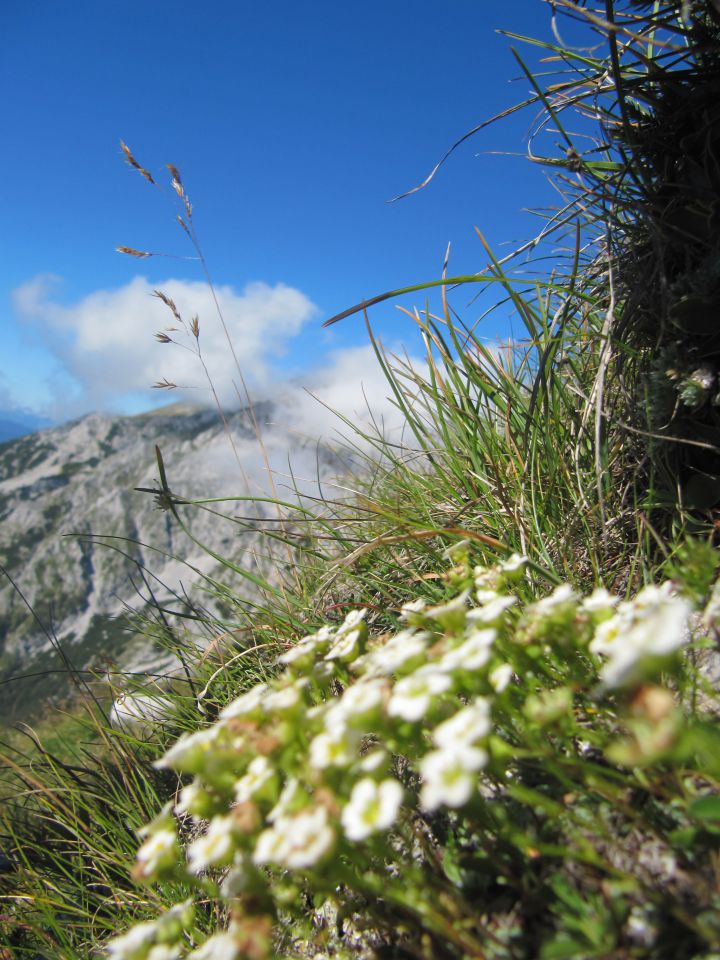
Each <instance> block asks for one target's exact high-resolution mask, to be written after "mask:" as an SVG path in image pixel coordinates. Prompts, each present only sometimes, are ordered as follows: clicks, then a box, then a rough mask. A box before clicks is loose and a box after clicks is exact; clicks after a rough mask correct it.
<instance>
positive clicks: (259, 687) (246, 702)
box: [220, 683, 268, 720]
mask: <svg viewBox="0 0 720 960" xmlns="http://www.w3.org/2000/svg"><path fill="white" fill-rule="evenodd" d="M267 689H268V685H267V684H266V683H258V684H256V685H255V686H254V687H252V688H251V689H250V690H248V691H247V692H246V693H241V694H240V696H239V697H236V698H235V699H234V700H231V701H230V703H229V704H228V705H227V706H226V707H223V709H222V710H221V711H220V716H221V717H222V719H223V720H230V719H231V718H232V717H247V716H250V715H251V714H259V713H260V711H261V710H262V701H263V697H264V696H265V694H266V692H267Z"/></svg>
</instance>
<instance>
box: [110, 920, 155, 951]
mask: <svg viewBox="0 0 720 960" xmlns="http://www.w3.org/2000/svg"><path fill="white" fill-rule="evenodd" d="M155 933H156V929H155V924H154V923H153V922H152V921H147V922H146V923H138V924H137V925H136V926H134V927H131V928H130V929H129V930H128V931H127V933H123V934H121V935H120V936H119V937H113V938H112V940H108V942H107V943H106V944H105V949H106V950H107V952H108V955H109V956H110V957H111V958H112V960H145V958H146V956H147V949H148V943H152V941H153V939H154V937H155Z"/></svg>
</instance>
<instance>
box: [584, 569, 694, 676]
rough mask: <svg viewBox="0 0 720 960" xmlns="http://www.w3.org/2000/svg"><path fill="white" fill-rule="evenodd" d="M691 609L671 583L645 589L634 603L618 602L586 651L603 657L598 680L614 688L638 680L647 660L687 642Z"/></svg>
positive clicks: (666, 654)
mask: <svg viewBox="0 0 720 960" xmlns="http://www.w3.org/2000/svg"><path fill="white" fill-rule="evenodd" d="M691 613H692V606H691V604H690V602H689V601H688V600H686V599H685V598H684V597H680V596H677V595H676V594H674V593H673V588H672V584H670V583H665V584H663V585H662V586H661V587H656V586H648V587H645V588H644V589H643V590H641V591H640V593H639V594H638V595H637V597H635V599H634V600H631V601H626V602H625V603H621V604H620V606H619V607H618V610H617V613H616V614H615V615H614V616H613V617H612V618H611V619H609V620H605V621H603V622H602V623H601V624H600V625H599V626H598V627H597V628H596V630H595V635H594V637H593V639H592V641H591V643H590V651H591V652H592V653H595V654H599V655H602V656H604V657H607V662H606V663H605V664H603V666H602V669H601V670H600V677H601V678H602V680H603V682H604V683H605V685H606V686H607V687H610V688H616V687H622V686H626V685H627V684H630V683H635V682H637V681H638V680H639V679H641V678H642V676H643V672H644V670H645V666H646V664H647V663H648V662H649V661H652V660H655V659H658V658H662V657H666V656H668V655H669V654H671V653H674V652H675V651H676V650H679V649H680V648H681V647H683V646H684V645H685V644H687V643H688V642H689V640H690V634H689V631H688V623H689V619H690V615H691Z"/></svg>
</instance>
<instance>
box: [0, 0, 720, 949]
mask: <svg viewBox="0 0 720 960" xmlns="http://www.w3.org/2000/svg"><path fill="white" fill-rule="evenodd" d="M548 9H549V10H550V11H551V12H552V15H553V30H554V39H553V41H552V42H542V43H539V42H537V41H529V42H530V43H531V46H530V47H529V48H528V49H530V50H531V51H533V50H534V51H537V50H538V49H539V50H540V52H541V54H542V57H543V62H542V63H541V64H540V65H538V66H535V67H529V66H527V65H526V63H525V60H524V59H523V58H522V57H521V56H520V55H519V54H518V55H517V59H518V63H519V66H520V68H521V70H522V71H523V73H524V75H525V76H526V78H527V80H528V82H529V85H530V96H529V98H528V100H527V101H525V104H524V105H525V106H527V105H535V106H536V107H537V108H539V110H540V115H539V119H538V121H537V124H536V126H535V128H534V132H533V134H532V136H531V139H530V148H529V153H530V157H531V159H532V160H533V161H535V162H538V163H542V164H544V165H546V166H548V167H550V168H551V170H552V171H553V172H554V173H555V174H556V184H557V187H558V190H559V192H560V195H561V206H560V208H559V209H558V210H557V211H555V212H553V213H551V214H550V215H548V217H547V218H546V220H545V222H544V224H543V229H542V231H541V233H540V234H539V235H538V236H537V237H536V238H534V239H533V240H532V241H530V242H529V243H528V244H526V245H525V246H524V247H523V248H522V249H521V250H520V251H518V252H517V254H516V255H515V256H514V257H512V256H511V257H505V258H503V259H499V258H497V257H496V256H495V255H494V254H493V252H492V251H491V250H490V248H489V247H488V246H487V244H485V243H484V240H483V238H482V237H480V239H481V240H482V242H483V244H484V249H485V255H486V256H487V265H486V267H485V269H484V270H483V271H482V272H481V273H479V274H477V275H472V276H465V277H453V276H451V275H449V273H448V270H447V265H446V270H445V271H444V272H443V275H442V277H440V278H439V279H438V280H436V281H432V282H431V283H421V284H417V285H416V286H415V287H413V288H412V289H414V290H417V291H420V290H427V289H431V288H435V287H437V288H439V290H440V291H441V293H442V296H441V301H440V304H439V306H438V309H437V310H435V311H433V310H431V309H430V307H427V308H426V309H425V310H424V311H416V312H415V313H414V314H412V317H413V320H414V322H415V324H416V326H417V329H418V331H419V335H420V337H421V339H422V341H423V343H424V345H425V360H426V363H425V364H424V366H423V367H422V369H417V368H414V367H412V366H411V365H410V364H408V363H407V362H406V361H404V360H402V359H401V358H397V357H390V356H388V355H387V354H386V353H385V351H384V350H383V348H382V345H381V344H380V343H378V342H377V341H376V340H375V339H374V338H373V334H372V330H371V328H370V325H369V321H368V332H369V335H370V337H371V340H372V342H373V343H374V345H375V347H376V353H377V358H378V362H379V363H380V364H381V366H382V368H383V370H384V372H385V374H386V376H387V381H388V384H389V388H390V390H391V391H392V395H393V397H394V399H395V402H396V404H397V406H398V407H399V409H400V410H401V411H402V413H403V415H404V418H405V424H406V432H405V438H404V441H403V443H402V444H396V443H391V442H389V441H388V440H387V439H386V438H383V436H382V434H381V433H379V432H375V433H370V432H364V433H360V432H358V433H356V435H355V436H356V440H357V443H358V445H361V447H362V449H364V450H365V451H367V449H368V447H369V448H370V449H371V450H372V451H373V454H371V455H367V453H366V454H365V467H364V469H363V470H362V471H360V472H359V473H357V474H356V475H354V476H351V477H348V478H345V480H344V486H345V488H346V489H349V490H350V493H348V494H347V495H346V496H344V497H342V498H338V499H337V500H334V501H333V500H330V499H323V498H320V497H319V498H318V499H316V500H313V499H311V498H305V499H298V502H296V503H279V502H278V501H277V499H275V500H273V501H271V502H272V503H273V504H274V505H275V506H276V507H277V510H278V512H277V513H276V518H277V519H274V520H272V521H270V520H266V521H265V523H266V526H265V531H266V536H267V543H268V558H267V562H268V563H270V562H273V563H277V564H282V565H283V566H284V569H285V571H286V576H285V577H284V578H282V579H281V580H280V581H278V580H275V581H272V582H271V580H270V579H263V576H262V574H261V573H260V572H259V570H260V568H255V569H254V570H252V571H251V570H249V569H244V568H243V567H242V566H240V565H238V564H237V563H235V562H234V561H233V560H232V559H231V558H222V557H216V559H217V561H218V562H219V563H222V564H224V570H225V575H224V576H223V577H222V579H221V577H220V576H219V575H213V576H212V577H207V579H206V581H205V582H206V586H207V588H208V589H209V590H210V591H211V592H212V593H213V595H214V597H215V599H216V600H219V601H220V607H221V609H222V611H223V612H222V614H221V615H218V616H217V617H216V618H215V619H212V618H211V619H208V618H207V617H204V615H203V616H201V615H200V614H199V613H198V612H197V611H196V610H191V611H190V612H189V613H188V619H187V620H186V621H185V626H186V627H187V626H188V625H190V626H195V627H197V626H198V625H199V624H201V623H203V622H204V623H205V625H206V627H207V628H208V629H209V630H210V631H211V633H213V634H214V636H215V638H216V639H215V641H214V642H213V643H212V644H211V646H210V648H209V651H208V653H207V654H206V655H205V656H204V658H201V659H199V660H198V658H197V656H196V657H195V658H194V662H191V661H192V659H193V658H192V657H191V655H190V653H189V652H188V654H187V660H186V663H187V675H186V682H185V683H184V684H178V685H176V686H175V687H172V688H170V689H169V690H165V689H163V690H155V691H153V689H152V688H151V689H150V690H148V689H147V688H146V689H144V690H141V691H133V690H132V689H131V690H128V692H127V697H126V699H125V701H124V702H123V703H122V704H120V705H118V707H117V708H116V712H119V713H122V714H123V716H124V719H122V717H120V720H119V722H118V726H119V728H120V729H119V730H112V729H110V728H109V727H108V726H107V724H106V722H105V721H104V719H103V718H102V716H101V715H99V713H98V712H97V709H96V708H91V710H90V719H88V721H87V729H92V730H93V731H94V733H93V741H94V743H93V746H92V747H91V748H90V747H88V748H83V747H82V746H80V747H79V749H78V750H77V751H76V755H75V756H74V757H72V758H68V757H57V756H55V754H53V753H50V752H48V751H47V750H45V751H44V752H40V754H39V755H38V754H37V753H35V754H33V755H30V754H28V755H27V756H22V755H20V754H18V753H17V752H15V753H14V754H12V752H8V757H7V762H8V763H10V764H11V765H12V767H13V770H14V771H15V773H14V777H15V779H14V783H16V784H17V783H21V784H24V787H25V791H24V794H23V796H22V798H21V799H20V800H19V801H16V803H15V805H14V806H12V807H9V808H8V809H9V810H11V814H10V816H8V817H7V818H6V832H7V835H8V839H7V840H6V841H4V842H5V843H6V845H7V847H8V848H9V856H8V857H7V861H8V863H7V871H6V873H5V874H4V879H2V880H1V883H2V904H3V907H2V909H3V911H4V923H5V928H6V929H7V931H8V932H3V933H2V934H0V937H2V938H4V939H2V940H0V942H3V943H4V944H5V945H6V948H7V949H8V950H11V951H14V953H15V955H18V956H23V955H26V956H33V955H38V954H40V955H42V956H47V957H62V958H80V957H86V956H88V955H89V954H90V953H91V952H93V951H95V952H98V953H102V952H103V951H104V952H105V954H106V955H108V954H109V956H111V957H115V958H119V960H170V958H175V957H186V956H187V957H192V958H194V960H203V958H223V960H225V958H228V960H236V958H250V960H255V958H263V957H266V956H281V957H313V956H317V957H330V956H331V957H351V956H360V957H398V958H399V957H420V958H435V957H443V958H444V957H447V958H458V960H459V958H462V957H487V958H528V960H529V958H537V957H540V958H545V960H552V958H570V957H577V958H581V957H582V958H585V957H628V958H629V957H647V958H657V960H662V958H667V960H671V958H672V960H675V958H681V960H682V958H688V960H690V958H698V960H699V958H702V957H706V958H709V957H711V956H714V955H715V954H716V953H717V952H718V951H719V950H720V910H719V909H718V908H719V907H720V899H719V896H718V891H717V876H718V865H719V861H718V856H719V850H720V839H719V838H720V796H719V794H718V779H719V778H720V764H719V762H718V756H720V749H719V748H720V733H719V732H718V727H717V722H716V717H717V710H718V703H717V691H716V689H715V688H714V686H713V676H715V677H716V674H717V660H716V656H717V654H716V652H715V649H714V648H715V647H716V644H717V636H718V623H719V619H720V614H719V612H718V611H719V609H720V597H719V596H718V587H717V585H716V577H717V567H718V564H717V554H716V549H715V547H714V544H713V532H714V528H715V525H716V522H717V517H716V504H717V502H718V495H717V492H716V491H717V486H718V481H717V477H718V475H720V468H718V467H717V460H716V458H717V454H718V433H717V425H718V424H717V404H716V402H715V400H716V398H715V394H716V392H717V389H716V388H717V382H716V381H717V371H716V363H717V353H718V347H717V344H716V334H715V331H714V329H713V327H712V326H711V325H710V324H709V323H707V322H706V320H704V319H703V318H707V317H708V316H709V315H710V313H709V312H708V311H712V309H714V307H713V305H714V304H715V301H716V299H717V289H716V288H717V276H716V274H717V271H716V270H715V267H714V265H713V264H714V261H715V260H716V259H717V258H716V256H715V254H716V252H717V251H716V247H717V236H718V233H717V230H715V229H713V226H714V224H715V220H716V218H717V210H718V200H719V196H718V194H719V183H718V179H717V116H716V115H717V103H718V102H720V98H718V97H717V96H716V88H717V69H716V64H717V56H718V20H719V19H720V15H719V14H718V11H717V4H715V3H714V2H707V3H705V2H699V0H695V2H693V0H690V2H680V0H678V2H673V0H659V2H657V3H645V2H637V0H635V2H633V0H616V2H613V0H605V2H603V3H602V4H598V5H594V4H593V3H591V2H589V0H588V2H578V3H576V2H571V0H553V2H551V3H549V4H548ZM561 13H562V14H564V15H565V16H567V17H572V18H575V19H578V18H579V19H581V20H582V22H583V23H584V24H585V25H586V26H587V27H588V29H589V30H590V32H591V34H592V36H593V40H594V41H595V40H596V41H597V44H598V45H597V46H596V47H584V48H582V49H576V48H573V47H571V46H569V45H567V44H563V43H562V33H563V24H564V23H567V21H564V20H563V18H562V17H561V16H559V14H561ZM516 39H517V38H516ZM520 39H523V38H520ZM695 108H697V109H695ZM558 138H559V140H560V142H561V145H562V146H561V150H560V152H559V153H558V152H557V150H556V149H555V147H554V146H551V147H547V148H546V147H544V146H543V145H544V144H547V143H551V144H554V142H555V141H557V140H558ZM126 156H127V158H128V160H129V162H130V163H131V166H134V167H135V168H136V169H137V170H138V171H139V172H140V173H141V175H142V176H143V177H144V178H145V179H146V180H148V181H149V183H150V184H152V185H155V183H156V181H155V178H154V177H152V175H151V174H149V172H148V171H147V170H145V168H144V167H142V166H141V165H140V164H139V163H138V162H137V161H136V160H135V158H134V157H133V155H132V153H130V151H129V150H126ZM436 169H437V168H436ZM170 174H171V177H172V186H173V189H174V190H175V193H176V194H177V196H178V198H179V200H180V202H181V205H182V210H183V212H181V216H180V220H181V224H180V225H181V227H182V228H183V230H184V231H185V232H186V233H188V235H189V236H190V239H191V241H192V242H193V243H194V244H195V248H196V252H198V254H199V256H200V257H201V262H202V264H203V267H204V261H202V255H201V253H200V252H199V245H198V243H197V237H196V236H195V234H194V228H193V226H192V208H191V207H190V204H189V200H188V199H187V195H186V193H185V187H184V186H183V184H182V180H181V178H180V175H179V173H178V171H177V170H176V168H174V167H173V168H171V169H170ZM428 179H430V178H428ZM558 250H560V252H559V253H558ZM124 252H125V253H128V254H130V255H133V256H147V255H149V254H147V253H145V252H143V251H135V250H133V249H131V248H125V249H124ZM549 257H550V258H551V262H552V268H551V272H550V273H549V274H548V273H547V271H546V263H547V260H548V258H549ZM531 271H534V274H533V273H531ZM543 271H545V272H543ZM469 283H472V284H485V285H489V286H491V287H492V288H494V289H495V290H497V291H498V296H497V301H498V303H499V304H500V303H502V304H503V305H510V306H511V307H512V309H513V310H514V312H515V314H516V315H517V317H518V318H519V320H520V321H521V323H522V325H523V328H524V334H523V336H521V337H519V338H518V339H517V340H516V341H515V342H513V343H512V344H508V345H507V346H506V347H504V348H502V349H495V348H490V347H489V346H488V345H487V343H486V342H485V341H484V340H483V338H482V337H481V336H480V334H479V333H478V330H477V328H476V325H470V324H466V323H464V322H463V320H462V318H461V317H459V316H458V315H457V314H456V313H455V311H454V310H453V308H452V306H451V304H450V297H449V296H448V291H449V288H451V287H453V286H455V285H458V284H469ZM397 292H402V291H392V292H390V293H388V294H383V295H381V296H379V297H376V298H373V299H372V300H370V301H366V302H365V303H363V304H360V305H358V307H356V308H352V309H350V310H348V311H345V312H344V313H343V314H342V315H340V317H338V318H333V319H335V320H340V319H345V318H346V317H349V316H351V315H352V314H353V313H358V312H361V311H363V310H364V311H365V312H366V319H367V310H368V309H369V308H370V307H371V306H373V305H374V304H377V303H380V302H382V301H384V300H388V299H390V298H391V297H392V296H393V294H394V293H397ZM167 306H168V308H169V309H170V310H171V312H172V308H173V305H172V304H167ZM179 323H180V326H181V327H182V326H183V321H182V318H180V320H179ZM187 330H188V333H189V337H190V343H191V346H192V344H193V343H194V344H195V346H196V347H197V349H198V351H199V350H200V331H201V327H200V326H199V325H198V322H197V321H191V322H190V324H189V326H188V327H187ZM166 336H167V335H166ZM346 426H347V427H348V428H350V429H351V430H352V428H353V425H352V424H350V423H347V424H346ZM159 469H160V487H159V489H158V491H157V494H158V501H159V504H160V505H161V506H162V508H163V509H166V510H167V511H169V513H170V516H171V518H172V520H173V522H175V523H177V524H179V525H180V526H183V527H184V520H183V517H184V511H186V510H189V509H207V510H218V511H219V510H221V509H222V504H221V503H220V502H218V501H216V500H212V501H210V500H206V501H188V500H186V499H185V498H183V497H182V496H180V495H179V494H177V493H176V492H175V491H173V490H172V488H171V484H170V478H168V477H167V476H165V473H164V469H163V466H162V459H161V458H160V460H159ZM242 499H243V498H241V500H242ZM251 499H253V498H250V497H248V498H245V500H246V501H247V500H251ZM256 499H257V498H256ZM255 520H257V518H255ZM235 522H237V523H239V524H240V526H241V527H244V526H247V527H250V526H252V524H253V522H254V520H253V518H248V519H247V520H242V519H236V520H235ZM688 532H692V533H694V534H695V535H696V539H695V540H694V541H688V542H686V541H685V537H686V534H687V533H688ZM278 546H279V547H280V549H281V553H280V554H278V551H277V548H278ZM233 577H239V578H240V581H239V582H240V583H248V582H252V585H253V588H254V589H255V590H256V591H257V592H256V594H255V595H254V598H253V599H247V598H244V597H243V596H242V594H241V593H240V591H239V590H238V586H237V583H238V581H235V583H233V582H232V580H231V578H233ZM228 581H229V582H228ZM153 629H157V630H160V631H161V632H162V631H166V630H170V629H171V628H170V626H169V624H168V622H167V619H166V617H165V614H163V615H162V617H159V618H158V620H157V622H156V624H155V626H154V628H153ZM173 636H175V634H173ZM173 642H175V640H174V641H173ZM134 695H137V697H136V699H135V700H134V699H133V696H134ZM141 697H145V698H148V697H150V699H151V700H152V703H151V704H150V705H149V706H148V701H147V700H146V701H144V703H145V706H143V701H142V700H141V699H140V698H141ZM123 711H124V713H123ZM140 715H142V717H140ZM141 718H142V723H139V722H138V723H136V722H135V720H139V719H141ZM143 724H144V725H143ZM145 738H147V739H145ZM148 821H149V823H148ZM5 928H3V929H5Z"/></svg>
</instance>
